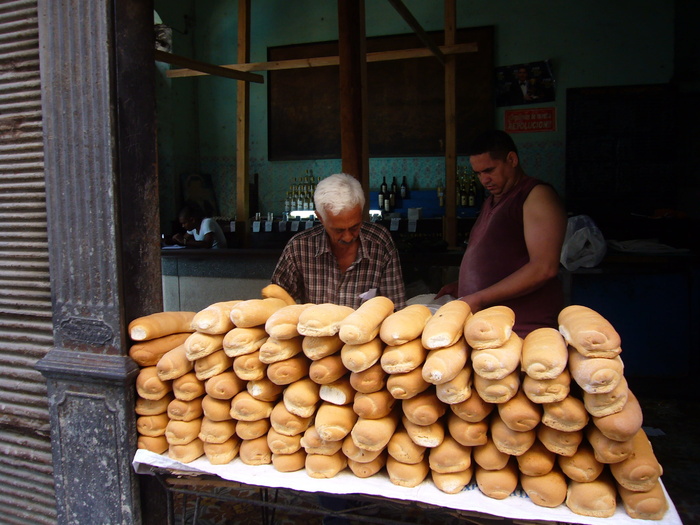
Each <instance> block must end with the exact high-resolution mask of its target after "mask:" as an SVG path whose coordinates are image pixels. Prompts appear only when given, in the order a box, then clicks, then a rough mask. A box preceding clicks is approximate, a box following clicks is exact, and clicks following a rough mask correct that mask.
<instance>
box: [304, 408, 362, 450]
mask: <svg viewBox="0 0 700 525" xmlns="http://www.w3.org/2000/svg"><path fill="white" fill-rule="evenodd" d="M314 421H315V423H314V424H315V426H316V432H318V435H319V436H320V437H321V439H323V440H324V441H340V440H342V439H344V438H345V436H347V435H348V434H349V433H350V431H351V430H352V427H353V426H354V425H355V421H357V414H355V412H354V411H353V410H352V406H351V405H334V404H332V403H328V402H326V401H324V402H322V403H321V404H320V405H319V407H318V410H317V411H316V418H315V420H314Z"/></svg>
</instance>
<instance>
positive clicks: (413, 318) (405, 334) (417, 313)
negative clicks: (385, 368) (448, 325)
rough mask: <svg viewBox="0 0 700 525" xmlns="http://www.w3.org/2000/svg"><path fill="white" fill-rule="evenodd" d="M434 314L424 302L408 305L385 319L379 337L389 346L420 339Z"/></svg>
mask: <svg viewBox="0 0 700 525" xmlns="http://www.w3.org/2000/svg"><path fill="white" fill-rule="evenodd" d="M432 315H433V313H432V312H431V311H430V308H428V307H427V306H425V305H424V304H411V305H408V306H406V307H405V308H402V309H401V310H399V311H397V312H394V313H392V314H391V315H389V317H387V318H386V319H384V321H383V322H382V325H381V327H380V328H379V337H380V338H381V340H382V341H384V342H385V343H386V344H387V345H389V346H398V345H403V344H405V343H408V342H409V341H413V340H416V339H420V337H421V334H422V333H423V328H424V327H425V324H426V323H427V322H428V319H430V317H431V316H432ZM389 373H391V372H389Z"/></svg>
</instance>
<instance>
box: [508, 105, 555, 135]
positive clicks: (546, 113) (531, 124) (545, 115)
mask: <svg viewBox="0 0 700 525" xmlns="http://www.w3.org/2000/svg"><path fill="white" fill-rule="evenodd" d="M556 130H557V112H556V108H533V109H507V110H506V111H505V116H504V131H506V132H507V133H538V132H540V131H556Z"/></svg>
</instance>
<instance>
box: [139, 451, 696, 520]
mask: <svg viewBox="0 0 700 525" xmlns="http://www.w3.org/2000/svg"><path fill="white" fill-rule="evenodd" d="M151 466H152V467H160V468H165V469H172V470H181V471H186V472H187V471H189V472H194V473H205V474H214V475H216V476H219V477H221V478H223V479H226V480H228V481H236V482H239V483H245V484H247V485H255V486H263V487H277V488H287V489H293V490H301V491H304V492H326V493H332V494H368V495H374V496H384V497H387V498H392V499H398V500H405V501H420V502H423V503H428V504H431V505H437V506H440V507H447V508H452V509H459V510H464V511H473V512H482V513H486V514H491V515H494V516H501V517H503V518H511V519H520V520H538V521H556V522H566V523H582V524H589V525H622V524H626V525H643V524H645V523H646V524H654V523H655V524H664V525H683V524H682V522H681V519H680V516H679V515H678V511H677V510H676V508H675V506H674V505H673V502H672V501H671V498H670V497H669V495H668V493H667V492H666V487H663V489H664V493H665V494H666V498H667V499H668V502H669V509H668V511H667V512H666V515H665V516H664V519H663V520H661V521H650V520H638V519H632V518H630V517H629V516H628V515H627V513H626V512H625V510H624V508H623V507H622V505H621V504H618V507H617V509H616V511H615V515H614V516H612V517H610V518H592V517H588V516H579V515H578V514H574V513H573V512H571V511H570V510H569V509H568V507H566V505H564V504H562V505H559V506H558V507H556V508H553V509H549V508H545V507H540V506H537V505H535V504H534V503H532V501H530V499H529V498H528V497H527V495H526V494H525V493H524V492H523V491H521V490H520V489H518V490H516V492H514V493H513V494H512V495H511V496H510V497H508V498H506V499H504V500H496V499H493V498H489V497H487V496H485V495H484V494H482V493H481V492H480V491H479V489H478V487H477V486H476V484H475V483H474V482H473V481H472V483H471V484H470V485H468V486H467V487H466V488H465V489H464V490H463V491H462V492H460V493H459V494H447V493H445V492H442V491H440V490H439V489H438V488H437V487H435V485H433V483H432V482H431V481H430V480H429V479H428V480H426V481H424V482H423V483H421V484H420V485H418V486H417V487H414V488H408V487H400V486H398V485H394V484H393V483H391V481H389V476H388V475H387V474H386V472H385V471H382V472H380V473H378V474H375V475H374V476H371V477H369V478H358V477H356V476H355V475H354V474H353V473H352V472H351V471H349V470H347V469H346V470H345V471H343V472H340V473H339V474H338V475H337V476H336V477H334V478H332V479H316V478H312V477H310V476H308V475H307V474H306V472H305V471H304V470H300V471H297V472H285V473H282V472H278V471H276V470H275V469H274V467H273V466H272V465H260V466H253V465H246V464H245V463H243V462H242V461H241V460H240V459H239V458H236V459H234V460H233V461H232V462H231V463H228V464H227V465H212V464H211V463H209V461H208V460H207V459H206V458H205V457H204V456H203V457H201V458H199V459H196V460H194V461H192V462H191V463H186V464H185V463H180V462H179V461H174V460H172V459H170V458H168V456H167V453H165V454H163V455H160V454H154V453H153V452H149V451H147V450H142V449H139V450H138V451H137V452H136V455H135V456H134V460H133V467H134V470H135V471H136V472H137V473H139V474H148V473H149V472H150V467H151ZM662 486H663V485H662ZM618 503H619V502H618Z"/></svg>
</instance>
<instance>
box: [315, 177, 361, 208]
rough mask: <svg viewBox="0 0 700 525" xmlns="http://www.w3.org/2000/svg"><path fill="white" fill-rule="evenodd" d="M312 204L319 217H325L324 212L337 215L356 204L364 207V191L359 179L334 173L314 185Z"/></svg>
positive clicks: (354, 206)
mask: <svg viewBox="0 0 700 525" xmlns="http://www.w3.org/2000/svg"><path fill="white" fill-rule="evenodd" d="M314 206H315V208H316V213H318V214H319V215H320V216H321V219H325V218H326V212H329V213H331V214H332V215H338V214H339V213H341V212H343V211H346V210H352V209H354V208H356V207H357V206H360V208H364V206H365V192H364V190H363V189H362V185H361V184H360V181H358V180H357V179H356V178H355V177H353V176H352V175H348V174H347V173H336V174H334V175H330V176H329V177H326V178H325V179H323V180H321V181H320V182H319V183H318V184H317V185H316V191H315V192H314Z"/></svg>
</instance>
